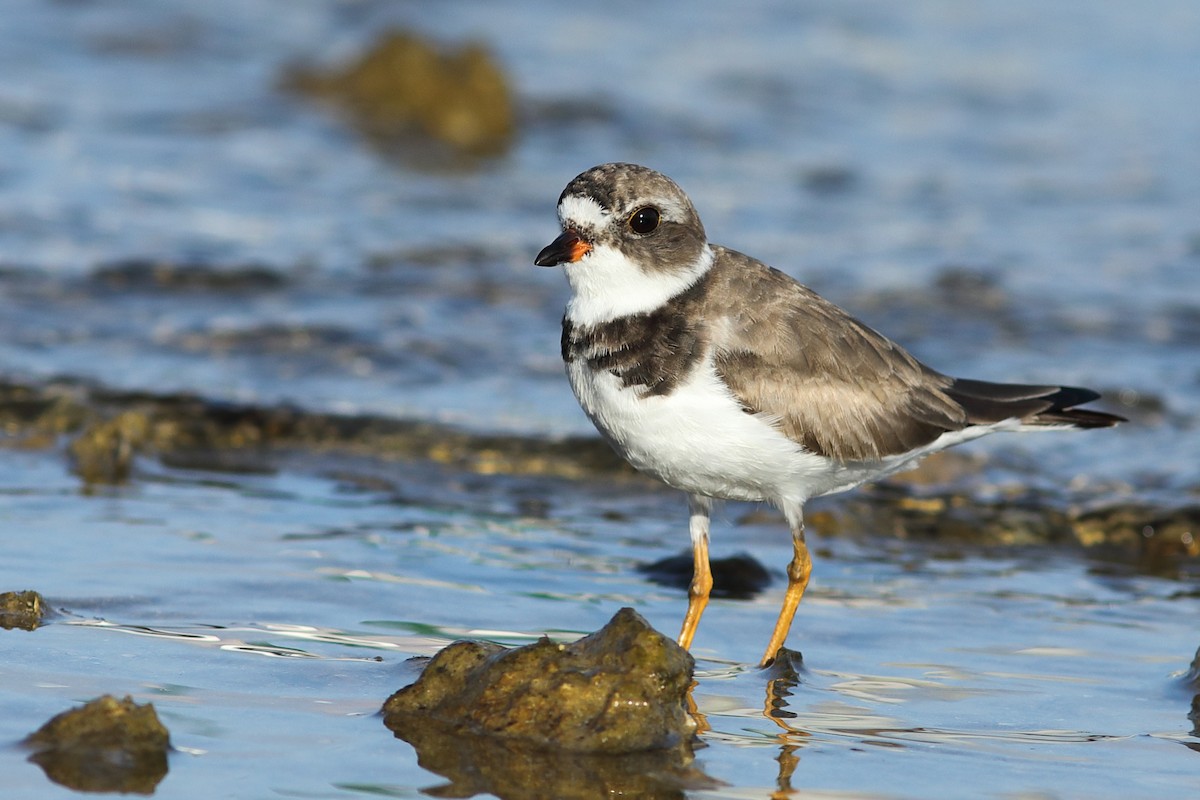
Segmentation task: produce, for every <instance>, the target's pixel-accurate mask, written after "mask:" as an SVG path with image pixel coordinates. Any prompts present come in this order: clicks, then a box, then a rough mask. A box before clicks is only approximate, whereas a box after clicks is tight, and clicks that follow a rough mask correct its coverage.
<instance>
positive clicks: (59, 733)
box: [24, 695, 171, 794]
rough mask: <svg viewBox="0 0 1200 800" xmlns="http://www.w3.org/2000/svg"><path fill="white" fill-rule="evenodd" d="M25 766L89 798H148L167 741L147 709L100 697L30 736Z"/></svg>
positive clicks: (163, 767)
mask: <svg viewBox="0 0 1200 800" xmlns="http://www.w3.org/2000/svg"><path fill="white" fill-rule="evenodd" d="M24 744H25V745H26V746H27V747H29V748H30V749H32V750H33V751H34V752H33V754H32V755H31V756H30V757H29V760H30V761H32V762H34V763H35V764H37V765H38V766H39V767H41V768H42V770H43V771H44V772H45V773H46V777H48V778H49V779H50V780H52V781H54V782H55V783H58V784H61V785H63V786H66V787H68V788H70V789H75V790H78V791H89V792H127V793H136V794H153V792H154V789H155V787H157V786H158V784H159V782H160V781H162V779H163V777H165V776H166V774H167V751H168V750H169V749H170V746H171V742H170V735H169V734H168V732H167V729H166V728H165V727H163V724H162V723H161V722H159V719H158V714H156V713H155V711H154V706H153V705H152V704H150V703H147V704H145V705H138V704H137V703H135V702H134V701H133V699H132V698H130V697H126V698H125V699H123V700H118V699H116V698H115V697H113V696H112V695H104V696H102V697H98V698H96V699H95V700H92V701H91V702H89V703H87V704H86V705H84V706H81V707H79V708H73V709H70V710H69V711H64V712H63V713H61V714H58V715H57V716H55V717H53V718H52V719H51V720H50V721H49V722H47V723H46V724H45V725H43V726H42V727H41V728H39V729H38V730H37V731H36V732H34V733H32V734H30V735H29V736H28V737H27V738H26V739H25V742H24Z"/></svg>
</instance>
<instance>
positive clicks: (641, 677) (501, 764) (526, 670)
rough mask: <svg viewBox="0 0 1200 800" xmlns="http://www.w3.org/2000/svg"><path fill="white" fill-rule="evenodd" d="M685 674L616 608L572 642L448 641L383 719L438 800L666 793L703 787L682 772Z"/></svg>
mask: <svg viewBox="0 0 1200 800" xmlns="http://www.w3.org/2000/svg"><path fill="white" fill-rule="evenodd" d="M693 668H694V662H693V660H692V657H691V656H690V655H689V654H688V653H687V651H685V650H683V649H682V648H681V647H679V646H678V645H677V644H675V642H674V641H672V640H671V639H668V638H667V637H665V636H663V635H662V634H660V633H658V632H657V631H655V630H654V629H653V628H651V627H650V625H649V624H648V623H647V622H646V621H645V620H644V619H642V617H641V616H639V615H638V614H637V612H635V611H633V610H632V609H629V608H625V609H621V610H620V611H619V612H617V614H616V615H615V616H614V617H613V618H612V620H611V621H610V622H609V623H608V624H607V625H605V626H604V627H603V628H601V629H600V630H599V631H597V632H596V633H594V634H592V635H591V636H587V637H585V638H583V639H580V640H579V641H577V642H574V643H572V644H566V645H564V644H556V643H554V642H551V641H550V640H549V639H542V640H541V641H538V642H535V643H534V644H531V645H527V646H525V647H518V648H513V649H509V648H505V647H501V646H500V645H496V644H487V643H481V642H466V641H464V642H455V643H454V644H452V645H450V646H449V647H447V648H445V649H444V650H442V651H441V652H439V653H438V654H437V655H436V656H434V657H433V659H432V660H431V661H430V662H429V664H428V665H427V666H426V667H425V670H424V672H423V673H422V675H421V677H420V678H419V679H418V680H417V682H416V683H413V684H412V685H410V686H407V687H405V688H403V689H401V690H400V691H398V692H396V693H395V694H393V695H392V696H391V697H389V698H388V700H387V702H386V703H385V704H384V707H383V713H384V723H385V724H386V725H387V726H388V727H389V728H391V729H392V731H393V732H395V734H396V736H398V737H399V738H402V739H404V740H405V741H407V742H409V743H410V744H412V745H413V746H414V747H415V748H416V750H417V755H418V759H419V761H420V763H421V766H423V767H425V768H426V769H430V770H432V771H434V772H437V773H439V774H442V775H444V776H446V777H448V778H449V779H450V780H451V784H452V786H451V788H450V789H445V788H442V789H438V790H437V793H438V794H439V795H442V796H447V795H448V794H450V795H453V796H467V795H469V794H474V793H479V792H489V793H491V794H495V795H497V796H499V797H531V796H537V797H561V798H574V797H609V796H622V795H623V796H637V797H647V796H649V797H669V796H677V795H678V793H679V792H680V791H681V789H682V788H683V787H685V786H687V787H698V786H702V785H709V784H711V781H708V780H707V779H706V778H705V777H704V776H703V774H702V773H700V772H699V771H698V770H696V769H694V768H693V767H691V761H692V753H691V748H692V742H693V739H694V735H695V732H696V722H695V720H694V719H693V718H692V717H691V715H690V714H689V713H688V710H687V693H688V690H689V688H690V686H691V683H692V671H693ZM530 787H537V793H536V794H534V795H531V794H530V793H529V792H530Z"/></svg>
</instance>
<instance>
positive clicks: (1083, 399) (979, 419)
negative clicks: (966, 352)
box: [946, 379, 1129, 428]
mask: <svg viewBox="0 0 1200 800" xmlns="http://www.w3.org/2000/svg"><path fill="white" fill-rule="evenodd" d="M946 393H947V394H948V395H950V397H952V398H953V399H954V400H955V401H956V402H957V403H959V404H960V405H961V406H962V407H963V410H965V411H966V412H967V416H968V419H969V420H970V421H971V422H972V423H975V424H980V423H989V422H999V421H1000V420H1003V419H1012V418H1013V417H1016V418H1018V419H1020V420H1022V421H1023V422H1024V423H1025V424H1027V425H1071V426H1073V427H1076V428H1111V427H1112V426H1113V425H1116V424H1118V423H1120V422H1128V421H1129V420H1127V419H1125V418H1124V417H1120V416H1117V415H1116V414H1109V413H1107V412H1104V411H1093V410H1091V409H1087V408H1077V406H1081V405H1084V404H1085V403H1090V402H1092V401H1093V400H1099V399H1100V393H1099V392H1096V391H1093V390H1091V389H1084V388H1082V387H1079V386H1032V385H1026V384H1016V383H988V382H987V381H973V380H966V379H958V380H955V381H954V382H953V383H952V384H951V385H950V386H949V387H948V388H947V390H946Z"/></svg>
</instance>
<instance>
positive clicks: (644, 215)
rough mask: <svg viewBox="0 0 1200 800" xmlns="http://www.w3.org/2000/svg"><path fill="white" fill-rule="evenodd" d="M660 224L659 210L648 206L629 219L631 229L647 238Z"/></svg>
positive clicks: (634, 213)
mask: <svg viewBox="0 0 1200 800" xmlns="http://www.w3.org/2000/svg"><path fill="white" fill-rule="evenodd" d="M658 223H659V215H658V209H657V208H651V207H650V206H646V207H645V208H639V209H638V210H637V211H635V212H633V216H631V217H630V218H629V229H630V230H632V231H633V232H634V233H638V234H641V235H642V236H645V235H646V234H647V233H653V232H654V229H655V228H657V227H658Z"/></svg>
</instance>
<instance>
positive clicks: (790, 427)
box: [713, 250, 970, 461]
mask: <svg viewBox="0 0 1200 800" xmlns="http://www.w3.org/2000/svg"><path fill="white" fill-rule="evenodd" d="M720 255H721V257H720V258H719V259H718V263H719V264H720V266H721V270H720V275H719V281H720V284H721V285H720V286H719V287H716V288H717V291H715V292H714V294H713V298H714V302H715V303H717V302H719V299H720V298H722V297H724V298H735V297H736V298H738V299H739V301H738V302H737V303H736V304H734V303H730V304H727V305H726V306H725V308H724V316H725V320H726V322H727V323H728V324H723V325H722V326H720V329H719V330H718V331H715V332H714V334H715V335H714V338H713V345H714V348H715V355H716V364H717V370H718V372H719V373H720V375H721V377H722V378H723V379H724V380H725V381H726V383H728V385H729V387H730V389H731V390H732V391H733V394H734V396H735V397H736V398H737V400H738V402H739V403H741V404H742V406H743V408H745V409H746V411H747V412H750V413H761V414H766V415H769V416H771V417H773V418H776V419H777V420H778V424H779V427H780V429H781V430H782V431H783V432H784V434H786V435H787V436H788V437H789V438H791V439H792V440H794V441H796V442H798V443H800V444H801V445H803V446H804V448H805V449H807V450H809V451H811V452H814V453H819V454H821V455H825V456H829V457H831V458H834V459H837V460H839V461H875V460H878V459H880V458H883V457H885V456H888V455H894V454H898V453H903V452H906V451H908V450H911V449H913V448H915V447H920V446H922V445H925V444H928V443H929V442H932V441H933V440H934V439H936V438H937V437H938V436H940V435H941V434H943V433H945V432H946V431H949V430H958V429H961V428H963V427H966V426H967V425H968V424H970V423H969V421H968V417H967V413H966V412H965V411H964V409H963V408H962V406H961V405H960V404H959V403H957V402H955V400H954V399H952V398H951V397H950V396H949V395H948V394H947V393H946V391H945V390H946V389H947V388H948V387H949V386H951V385H952V383H953V381H952V379H950V378H948V377H947V376H944V375H941V374H939V373H937V372H935V371H933V370H931V369H929V368H928V367H925V366H924V365H923V364H921V363H920V362H919V361H917V360H916V359H915V358H913V357H912V356H911V355H909V354H908V353H907V352H906V351H905V350H904V349H903V348H901V347H900V346H899V345H897V344H895V343H894V342H892V341H890V340H888V339H887V338H885V337H884V336H882V335H880V334H878V333H876V332H875V331H873V330H871V329H870V328H868V327H867V326H866V325H864V324H862V323H861V322H859V321H858V320H856V319H854V318H853V317H851V316H849V315H848V314H846V313H845V312H844V311H842V310H841V309H840V308H838V307H837V306H835V305H833V304H832V303H829V302H828V301H826V300H824V299H823V298H821V297H820V296H818V295H817V294H816V293H814V292H812V291H811V290H809V289H808V288H806V287H804V286H801V285H800V284H798V283H796V282H795V281H794V280H792V279H791V278H790V277H788V276H787V275H784V274H783V273H781V272H778V271H777V270H773V269H770V268H767V267H764V266H763V265H761V264H759V263H758V262H757V261H754V260H752V259H750V258H748V257H746V256H743V255H741V254H740V253H735V252H733V251H729V250H722V251H720ZM714 277H718V276H714ZM742 300H749V302H746V303H743V302H741V301H742Z"/></svg>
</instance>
